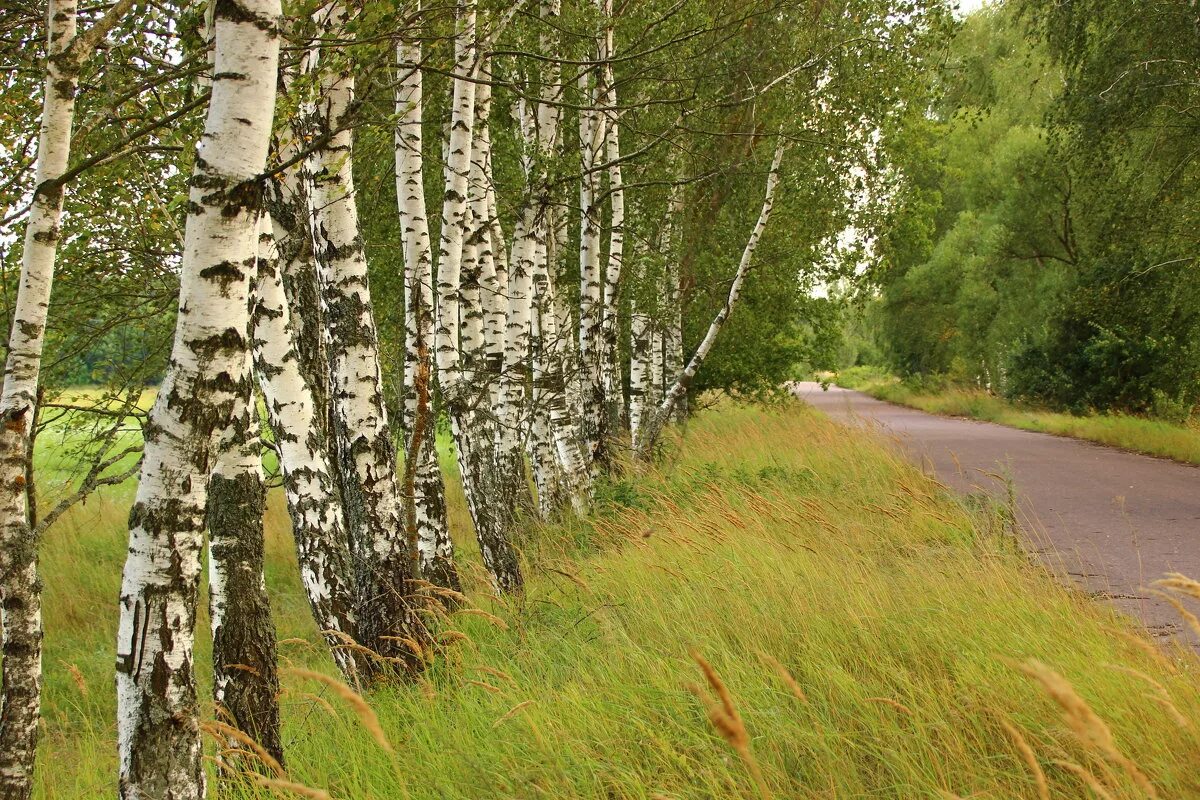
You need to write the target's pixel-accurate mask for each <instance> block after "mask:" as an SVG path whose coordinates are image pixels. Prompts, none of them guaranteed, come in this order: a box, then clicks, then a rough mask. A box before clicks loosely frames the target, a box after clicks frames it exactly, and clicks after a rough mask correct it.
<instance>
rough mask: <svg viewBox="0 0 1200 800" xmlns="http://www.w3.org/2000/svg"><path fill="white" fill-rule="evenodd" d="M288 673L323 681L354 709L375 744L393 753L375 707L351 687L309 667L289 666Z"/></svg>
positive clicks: (319, 681) (393, 750)
mask: <svg viewBox="0 0 1200 800" xmlns="http://www.w3.org/2000/svg"><path fill="white" fill-rule="evenodd" d="M286 671H287V672H288V673H290V674H292V675H295V676H297V677H300V678H308V679H309V680H313V681H317V682H318V683H323V684H325V685H326V686H328V687H329V688H330V689H332V690H333V693H334V694H336V695H337V696H338V697H340V698H341V699H342V700H343V701H345V703H346V705H348V706H350V708H351V709H352V710H353V711H354V713H355V714H356V715H357V716H358V719H359V721H361V722H362V724H363V727H364V728H366V729H367V732H368V733H370V734H371V736H372V738H374V739H375V742H376V744H378V745H379V746H380V747H381V748H383V749H384V750H386V751H387V752H389V753H394V752H395V749H394V748H393V747H392V743H391V742H389V741H388V738H387V734H385V733H384V732H383V726H382V725H380V724H379V717H378V716H377V715H376V714H375V709H373V708H371V706H370V704H369V703H367V701H366V700H364V699H363V696H362V695H361V694H359V693H358V692H356V691H354V690H353V689H351V688H350V687H349V686H347V685H346V684H344V683H342V682H341V681H339V680H338V679H337V678H334V677H332V676H329V675H326V674H324V673H322V672H315V671H313V670H311V669H300V668H299V667H289V668H288V669H287V670H286Z"/></svg>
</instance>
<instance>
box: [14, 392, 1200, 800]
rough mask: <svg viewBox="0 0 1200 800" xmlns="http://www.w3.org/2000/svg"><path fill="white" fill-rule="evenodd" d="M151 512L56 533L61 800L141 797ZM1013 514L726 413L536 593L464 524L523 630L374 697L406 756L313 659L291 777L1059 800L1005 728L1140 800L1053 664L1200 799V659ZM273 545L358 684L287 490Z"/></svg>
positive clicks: (94, 518)
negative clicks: (142, 567) (131, 744)
mask: <svg viewBox="0 0 1200 800" xmlns="http://www.w3.org/2000/svg"><path fill="white" fill-rule="evenodd" d="M451 501H452V503H453V514H454V518H455V523H456V530H457V531H459V532H464V531H465V530H466V526H465V515H464V512H463V510H462V509H463V505H462V500H461V497H460V496H458V495H457V494H456V495H455V496H453V497H452V498H451ZM128 502H129V497H128V492H127V490H126V488H125V487H122V489H121V490H118V491H115V492H111V493H109V495H108V496H105V497H103V498H99V499H96V500H94V501H93V502H92V503H90V504H89V505H88V506H86V507H83V508H81V509H77V510H76V512H73V513H72V514H71V515H70V517H69V518H68V519H66V520H64V521H63V522H62V524H60V525H58V526H56V527H55V528H54V529H53V530H52V531H51V532H50V534H49V535H48V537H47V539H46V541H45V543H44V545H45V546H44V553H45V557H44V561H43V563H44V572H45V576H46V606H47V640H46V647H47V657H46V673H47V681H46V735H45V737H44V742H43V746H42V751H41V763H40V767H41V771H40V781H39V788H38V793H37V796H38V797H40V798H68V797H70V798H75V797H78V798H95V797H105V796H112V794H113V785H114V779H113V776H114V770H115V755H114V750H115V747H114V738H115V737H114V729H113V715H114V709H113V698H112V664H113V628H114V625H115V620H116V613H115V610H116V597H117V586H118V581H119V574H120V569H121V562H122V559H123V556H124V547H125V531H124V516H125V512H126V507H127V505H128ZM1006 530H1007V525H1006V524H1005V522H1004V519H1003V515H1002V513H1000V512H999V511H997V510H995V509H989V508H988V507H987V506H985V505H981V504H980V503H979V502H971V503H966V502H963V501H960V500H957V499H955V498H953V497H950V496H947V495H945V494H944V493H943V490H941V489H940V488H939V487H938V486H937V485H936V484H934V483H933V482H931V481H929V480H927V479H926V478H924V477H923V476H921V475H920V474H919V472H918V471H916V470H915V469H913V468H912V467H911V466H909V465H908V464H907V463H906V462H905V461H904V460H903V459H902V458H901V457H900V456H899V455H897V454H896V453H894V452H892V451H890V450H888V449H886V448H885V447H883V446H882V445H881V444H879V442H878V441H877V440H876V439H874V438H872V437H871V436H870V435H869V434H867V433H865V432H860V431H853V430H847V429H845V428H843V427H840V426H836V425H834V424H832V423H830V422H829V421H827V420H825V419H824V418H823V417H821V416H819V415H817V414H814V413H811V412H809V411H807V410H806V409H805V408H804V407H803V406H802V405H800V404H794V405H791V406H787V407H783V408H779V409H775V410H769V411H768V410H762V409H757V408H744V407H733V406H724V407H721V408H719V409H717V410H715V411H710V412H706V413H705V414H703V415H701V416H700V417H699V418H698V419H697V420H695V421H694V422H693V423H692V424H691V425H690V428H689V431H688V433H687V436H686V439H685V440H684V441H683V442H682V443H681V444H679V445H678V446H677V447H675V448H674V449H673V450H672V452H671V454H670V455H669V457H668V458H667V459H666V461H665V463H664V464H663V465H662V466H661V467H659V468H655V469H651V470H646V471H644V472H640V473H634V472H632V471H631V472H630V473H629V474H628V475H627V476H626V477H624V478H621V479H619V480H614V481H610V482H607V483H605V484H604V485H603V486H602V487H601V490H600V507H599V509H598V513H597V515H596V516H595V517H594V518H593V519H591V520H587V521H580V520H574V521H568V522H564V523H561V524H556V525H547V526H544V527H540V528H537V529H532V530H530V531H529V532H528V534H527V537H526V539H525V541H524V547H523V549H524V552H525V556H526V561H527V564H526V568H527V571H528V574H529V576H530V580H529V587H528V592H527V594H526V596H525V597H524V598H522V599H520V600H509V601H506V602H500V601H497V600H495V599H493V598H491V597H490V596H489V595H488V594H487V592H486V591H485V589H484V584H483V581H482V579H481V576H480V574H479V568H478V566H477V562H478V559H477V557H476V556H475V554H474V549H473V548H472V547H471V544H470V542H469V541H468V540H467V539H465V538H463V539H460V541H459V544H460V546H461V550H460V553H461V554H462V558H463V561H464V568H465V571H466V573H467V575H468V578H469V583H470V587H469V595H470V597H471V599H472V601H473V602H474V603H476V604H478V606H479V607H480V608H482V609H485V610H487V611H489V612H491V613H493V614H495V615H496V617H497V618H498V619H499V620H501V621H502V624H497V623H495V622H493V621H491V620H489V619H487V618H485V617H483V616H480V615H477V614H470V613H466V614H462V613H460V614H456V615H454V616H452V617H450V618H449V619H448V620H447V621H446V623H445V628H446V629H447V630H455V631H458V632H460V633H461V634H462V635H463V638H461V639H459V638H458V637H457V635H450V637H449V638H453V639H457V641H456V642H455V643H453V644H451V645H448V646H447V647H446V648H445V651H444V652H443V653H442V654H441V655H440V656H439V657H438V659H437V660H436V662H435V663H433V664H432V665H431V666H430V668H429V670H428V671H427V672H426V674H425V676H424V681H423V682H422V683H421V684H420V685H414V686H407V685H398V686H393V687H390V688H384V689H381V690H378V691H376V692H374V693H372V694H371V695H370V696H369V697H368V701H369V702H370V704H371V706H372V707H373V708H374V710H375V712H376V713H377V714H378V717H379V720H380V723H381V725H382V730H383V732H384V735H385V736H386V738H387V740H388V742H389V743H390V745H391V747H392V748H393V752H388V751H387V750H386V749H384V748H383V747H381V746H380V745H379V744H378V743H377V741H376V740H375V739H374V738H373V737H372V736H371V735H370V733H369V732H368V731H367V729H366V727H365V726H364V724H363V721H362V719H360V717H359V716H357V715H356V714H355V713H354V712H353V711H352V709H351V708H350V707H349V706H348V705H347V704H346V703H344V702H343V701H342V700H340V699H339V698H338V697H337V696H336V695H335V694H334V693H332V692H331V691H330V690H329V687H327V686H325V685H323V684H320V683H317V682H314V681H312V680H309V679H306V678H304V677H302V676H299V675H296V674H295V673H289V674H286V675H285V678H284V685H285V691H284V694H283V696H282V698H281V702H282V704H283V710H284V720H285V736H284V738H285V741H286V743H287V747H288V753H287V757H288V778H289V779H290V780H292V781H295V782H297V783H299V784H303V785H305V786H309V787H314V788H315V789H319V790H321V791H324V792H327V793H328V795H329V796H330V797H333V798H343V799H349V798H385V797H396V798H430V799H432V798H492V797H500V798H536V797H546V798H560V797H580V798H597V799H599V798H605V799H609V798H637V799H639V800H649V799H650V798H739V797H744V798H762V797H775V798H832V797H845V798H851V797H870V798H897V799H898V800H899V799H900V798H904V799H905V800H910V799H911V798H938V797H954V796H961V797H992V798H1026V797H1029V798H1033V797H1037V796H1038V795H1037V792H1036V788H1035V783H1034V777H1033V775H1034V774H1033V772H1032V771H1031V768H1030V767H1029V766H1028V765H1027V763H1026V762H1025V761H1024V760H1023V759H1022V756H1021V755H1020V751H1019V750H1018V747H1017V745H1016V744H1015V741H1014V739H1013V738H1012V735H1011V734H1010V733H1007V732H1006V730H1005V728H1004V726H1005V724H1007V725H1009V726H1011V727H1012V729H1013V730H1016V731H1018V732H1019V734H1018V735H1019V736H1020V737H1021V739H1022V740H1023V741H1024V742H1027V743H1028V746H1029V747H1031V748H1032V750H1033V751H1034V753H1035V754H1036V760H1037V764H1038V769H1039V770H1044V772H1045V774H1046V777H1047V780H1048V781H1049V784H1050V791H1051V792H1052V795H1051V796H1053V797H1055V798H1058V797H1087V796H1089V795H1088V794H1087V790H1086V789H1084V788H1083V784H1082V783H1081V782H1080V778H1079V777H1077V776H1076V775H1074V774H1073V773H1072V772H1070V771H1069V770H1070V768H1068V767H1062V766H1057V765H1056V763H1055V762H1065V763H1069V764H1072V765H1079V766H1081V767H1082V768H1083V769H1084V770H1086V771H1087V772H1088V773H1090V774H1091V775H1093V776H1095V780H1098V781H1101V782H1103V784H1104V786H1105V787H1106V789H1107V791H1108V792H1109V794H1110V795H1111V796H1112V797H1115V798H1134V797H1144V796H1146V794H1145V792H1144V791H1142V790H1139V789H1137V788H1136V787H1135V785H1134V783H1133V778H1131V773H1130V769H1128V768H1127V767H1123V766H1121V764H1120V763H1118V762H1119V760H1118V759H1115V758H1114V757H1113V756H1112V754H1111V753H1110V754H1108V755H1105V754H1104V753H1102V752H1101V751H1100V749H1098V748H1097V747H1096V746H1095V745H1094V744H1088V743H1086V742H1083V741H1081V740H1080V738H1079V736H1078V735H1077V733H1076V732H1075V731H1073V730H1072V728H1071V727H1070V726H1069V725H1068V724H1067V723H1066V722H1064V719H1063V716H1062V713H1061V710H1060V708H1059V707H1058V706H1057V705H1056V704H1055V703H1054V702H1053V701H1052V700H1051V699H1050V698H1049V696H1048V695H1047V693H1046V692H1045V691H1044V690H1043V689H1042V688H1041V686H1040V684H1039V683H1038V682H1037V681H1035V680H1033V679H1032V678H1030V677H1029V676H1028V675H1026V674H1025V673H1023V672H1022V671H1021V670H1020V669H1019V666H1020V665H1021V664H1023V663H1025V662H1026V660H1027V659H1031V658H1034V659H1038V660H1040V661H1041V662H1044V663H1045V664H1047V665H1049V667H1050V668H1052V669H1053V670H1055V671H1057V672H1058V673H1060V674H1061V675H1062V676H1064V677H1065V678H1066V679H1067V680H1068V681H1070V683H1071V684H1072V685H1073V686H1074V687H1075V689H1076V690H1077V691H1078V693H1079V695H1080V696H1081V697H1082V698H1084V699H1085V700H1086V702H1087V703H1088V704H1090V708H1091V709H1094V711H1095V713H1096V714H1098V715H1099V717H1100V718H1102V719H1103V720H1104V721H1105V722H1106V723H1107V725H1108V726H1110V727H1111V731H1112V735H1113V738H1114V741H1115V744H1116V747H1118V748H1119V749H1120V752H1121V754H1123V755H1122V758H1127V759H1130V760H1131V761H1132V763H1134V764H1136V765H1137V769H1140V770H1142V771H1144V772H1145V774H1146V775H1148V776H1149V780H1150V781H1152V782H1153V784H1154V786H1155V787H1157V791H1158V792H1160V793H1161V795H1162V796H1163V797H1188V796H1197V795H1198V794H1200V774H1198V773H1197V772H1196V770H1195V764H1196V763H1197V760H1198V759H1200V736H1198V732H1197V729H1196V726H1197V724H1200V694H1198V693H1197V689H1196V671H1197V669H1198V668H1200V663H1198V662H1197V661H1196V659H1195V658H1194V657H1193V656H1192V655H1191V654H1190V653H1184V652H1179V651H1175V650H1168V651H1160V650H1158V649H1156V648H1155V647H1154V646H1152V645H1151V644H1149V642H1148V641H1147V640H1146V639H1145V638H1144V637H1142V636H1141V635H1140V634H1135V633H1133V632H1132V629H1131V628H1130V627H1129V625H1128V624H1127V622H1126V621H1125V620H1123V619H1121V618H1119V617H1118V616H1117V615H1116V614H1115V612H1113V611H1111V610H1110V609H1109V608H1107V607H1105V606H1101V605H1096V604H1093V603H1091V602H1090V601H1088V600H1087V599H1085V598H1084V597H1082V596H1081V595H1080V594H1078V593H1076V592H1073V591H1070V590H1068V589H1065V588H1063V587H1061V586H1060V585H1058V584H1057V583H1056V582H1055V581H1054V580H1052V579H1051V578H1050V577H1049V576H1048V575H1047V574H1046V573H1045V572H1044V571H1043V570H1042V569H1041V568H1039V567H1036V566H1033V565H1031V564H1030V563H1029V561H1028V559H1027V557H1026V556H1025V555H1024V554H1023V553H1022V552H1021V550H1020V548H1019V547H1017V546H1016V545H1015V544H1014V542H1013V541H1012V539H1011V538H1010V536H1009V535H1008V534H1007V533H1006ZM268 539H269V541H268V575H267V583H268V588H269V590H270V594H271V599H272V602H273V603H274V609H275V613H276V615H277V625H278V634H279V637H280V639H290V638H292V637H298V638H300V639H303V640H304V643H294V642H293V643H286V644H283V645H281V653H282V654H283V655H284V656H285V661H286V663H289V664H294V665H296V666H301V667H308V668H314V669H318V670H321V671H323V672H326V673H330V674H332V666H331V664H330V663H329V661H328V659H327V658H326V657H325V656H324V655H323V654H322V652H321V648H320V647H319V646H317V644H316V643H317V642H318V641H319V640H318V637H317V635H316V632H315V630H314V628H313V625H312V623H311V621H310V619H309V617H308V612H307V608H306V606H305V603H304V600H303V597H302V594H301V591H300V588H299V585H298V581H297V576H296V568H295V565H294V557H293V554H292V551H291V546H290V544H289V541H288V534H287V523H286V516H285V514H284V513H283V508H282V504H281V502H280V499H279V497H278V496H273V497H272V505H271V511H270V516H269V519H268ZM206 624H207V623H206V622H205V621H204V620H202V621H201V630H206ZM202 638H205V637H202ZM200 650H201V651H202V652H201V654H200V657H199V660H198V663H199V664H200V665H201V679H202V680H203V681H207V669H205V668H203V659H204V656H205V655H206V653H207V645H202V646H201V647H200ZM693 652H694V653H696V654H698V655H700V656H702V657H703V658H704V659H706V660H707V661H708V662H710V663H711V664H712V667H713V669H714V670H715V673H716V675H718V676H720V679H721V680H722V681H723V683H724V685H725V686H727V687H728V693H729V699H730V702H731V703H732V704H733V705H734V707H735V708H736V712H737V714H739V715H740V718H741V720H742V721H743V723H744V728H745V730H746V732H747V735H748V739H747V740H746V746H747V748H748V753H749V757H750V758H751V759H752V761H753V764H754V768H757V769H758V770H760V771H761V775H762V783H761V786H760V785H758V784H756V781H755V779H754V778H753V777H752V772H751V767H750V765H749V764H748V763H747V762H746V761H744V760H743V759H741V758H739V756H738V754H737V753H736V752H735V750H734V749H732V748H731V747H730V746H729V744H728V743H727V742H726V741H725V740H723V738H722V737H721V735H719V733H718V732H717V730H716V729H715V728H714V726H713V724H712V723H711V722H710V718H709V716H708V713H707V708H706V702H707V701H705V700H703V699H702V696H703V695H713V694H715V693H716V692H717V689H716V687H713V686H707V685H706V681H705V678H704V676H703V675H702V674H701V671H700V669H699V668H698V665H697V662H696V661H694V660H693V657H692V655H691V654H692V653H693ZM770 659H777V660H778V662H780V663H781V664H782V665H784V667H785V668H786V670H787V671H788V673H789V674H790V675H791V676H792V677H793V678H794V680H795V681H796V683H797V685H798V686H799V687H800V691H801V692H802V693H803V699H801V697H799V696H797V695H796V694H795V693H794V692H793V690H792V689H791V688H790V687H789V685H788V684H787V683H786V682H785V680H784V679H783V678H781V677H780V675H779V674H777V672H776V670H775V668H774V667H773V666H771V662H770ZM701 685H705V688H703V689H700V688H699V686H701ZM203 690H204V691H207V684H205V687H204V689H203ZM205 713H206V714H208V713H211V709H209V708H207V707H206V708H205ZM723 713H724V714H726V716H728V713H729V712H727V711H726V712H723ZM718 716H719V715H718ZM1090 724H1092V725H1093V729H1094V723H1090ZM259 792H261V794H260V793H259ZM245 795H246V796H254V797H268V796H295V795H288V794H286V793H285V794H280V795H271V794H268V793H267V790H248V791H246V792H245ZM311 796H320V795H315V794H314V795H311Z"/></svg>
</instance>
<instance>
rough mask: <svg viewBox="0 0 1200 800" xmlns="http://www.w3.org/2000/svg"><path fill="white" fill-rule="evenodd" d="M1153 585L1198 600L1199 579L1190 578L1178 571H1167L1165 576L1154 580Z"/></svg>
mask: <svg viewBox="0 0 1200 800" xmlns="http://www.w3.org/2000/svg"><path fill="white" fill-rule="evenodd" d="M1154 585H1155V586H1161V587H1163V588H1164V589H1173V590H1174V591H1176V592H1179V593H1180V594H1186V595H1187V596H1189V597H1193V598H1196V599H1197V600H1200V581H1195V580H1192V579H1191V578H1189V577H1188V576H1187V575H1184V574H1183V573H1180V572H1168V573H1167V577H1165V578H1162V579H1160V580H1157V581H1155V582H1154Z"/></svg>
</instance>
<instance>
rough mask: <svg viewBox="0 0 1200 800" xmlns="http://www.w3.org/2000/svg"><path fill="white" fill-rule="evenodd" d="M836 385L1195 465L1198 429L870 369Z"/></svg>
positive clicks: (1199, 452) (848, 374)
mask: <svg viewBox="0 0 1200 800" xmlns="http://www.w3.org/2000/svg"><path fill="white" fill-rule="evenodd" d="M836 383H837V384H838V385H839V386H844V387H845V388H847V389H857V390H858V391H860V392H865V393H866V394H869V395H871V396H872V397H875V398H878V399H880V400H886V401H887V402H889V403H897V404H899V405H904V406H910V407H912V408H916V409H920V410H921V411H928V412H929V413H931V414H942V415H945V416H951V417H969V418H971V419H979V420H984V421H986V422H995V423H998V424H1000V425H1008V426H1009V427H1013V428H1021V429H1023V430H1027V431H1037V432H1039V433H1051V434H1054V435H1056V436H1070V437H1073V438H1076V439H1086V440H1087V441H1090V442H1097V443H1099V444H1104V445H1109V446H1111V447H1119V448H1121V449H1123V450H1130V451H1132V452H1135V453H1145V454H1147V455H1152V456H1161V457H1163V458H1170V459H1174V460H1176V461H1182V462H1185V463H1188V464H1200V427H1197V425H1196V423H1195V422H1194V421H1193V422H1190V423H1175V422H1168V421H1166V420H1160V419H1151V418H1149V417H1139V416H1133V415H1130V414H1115V413H1114V414H1085V415H1077V414H1066V413H1062V412H1058V411H1050V410H1047V409H1044V408H1038V407H1036V406H1030V405H1026V404H1021V403H1013V402H1010V401H1008V400H1005V399H1003V398H1001V397H997V396H996V395H993V394H988V393H987V392H985V391H983V390H981V389H967V388H955V387H947V388H943V389H940V390H938V391H936V392H928V391H921V390H917V389H913V388H911V387H909V386H907V385H905V384H904V383H902V382H901V381H899V380H898V379H897V378H895V377H893V376H890V375H887V374H884V373H880V372H878V371H875V370H870V369H855V370H847V371H845V372H843V373H840V374H839V375H838V376H837V378H836Z"/></svg>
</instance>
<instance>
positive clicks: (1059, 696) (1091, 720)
mask: <svg viewBox="0 0 1200 800" xmlns="http://www.w3.org/2000/svg"><path fill="white" fill-rule="evenodd" d="M1020 669H1021V671H1022V672H1024V673H1025V674H1026V675H1029V676H1030V677H1032V678H1034V679H1035V680H1037V681H1038V682H1039V683H1040V684H1042V688H1044V689H1045V690H1046V693H1047V694H1049V695H1050V697H1051V698H1052V699H1053V700H1054V702H1056V703H1058V705H1059V708H1061V709H1062V711H1063V719H1064V720H1065V721H1066V723H1067V725H1068V726H1070V728H1071V730H1072V731H1074V732H1075V735H1076V736H1077V737H1079V739H1080V740H1081V741H1082V742H1083V743H1084V744H1091V745H1092V746H1093V747H1095V748H1096V749H1097V750H1099V751H1100V752H1101V753H1102V754H1103V755H1104V756H1106V757H1107V758H1108V759H1109V760H1110V761H1112V762H1113V763H1115V764H1117V765H1118V766H1120V767H1121V768H1122V769H1124V770H1125V772H1126V773H1128V775H1129V777H1130V778H1132V779H1133V782H1134V783H1135V784H1137V786H1138V788H1140V789H1141V790H1142V791H1143V792H1145V794H1146V795H1147V796H1149V797H1152V798H1157V797H1158V791H1157V790H1156V789H1155V788H1154V786H1153V784H1151V783H1150V779H1149V778H1147V777H1146V775H1145V773H1143V772H1142V771H1141V769H1140V768H1139V767H1138V765H1137V764H1135V763H1134V762H1133V761H1132V760H1131V759H1129V758H1128V757H1126V756H1125V754H1124V753H1122V752H1121V751H1120V750H1119V749H1118V748H1117V744H1116V742H1115V741H1114V740H1113V735H1112V731H1111V730H1109V727H1108V725H1107V724H1105V722H1104V720H1102V719H1101V718H1100V717H1099V716H1098V715H1097V714H1096V712H1094V711H1092V708H1091V706H1089V705H1088V704H1087V703H1086V702H1085V701H1084V699H1083V698H1082V697H1080V696H1079V695H1078V694H1077V693H1076V692H1075V687H1073V686H1071V684H1070V683H1069V682H1068V681H1067V679H1066V678H1064V677H1062V676H1061V675H1059V674H1058V673H1057V672H1055V671H1054V670H1052V669H1050V667H1048V666H1046V665H1045V664H1043V663H1042V662H1040V661H1038V660H1037V659H1032V658H1031V659H1029V660H1028V661H1026V662H1025V663H1024V664H1022V665H1020Z"/></svg>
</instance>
